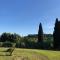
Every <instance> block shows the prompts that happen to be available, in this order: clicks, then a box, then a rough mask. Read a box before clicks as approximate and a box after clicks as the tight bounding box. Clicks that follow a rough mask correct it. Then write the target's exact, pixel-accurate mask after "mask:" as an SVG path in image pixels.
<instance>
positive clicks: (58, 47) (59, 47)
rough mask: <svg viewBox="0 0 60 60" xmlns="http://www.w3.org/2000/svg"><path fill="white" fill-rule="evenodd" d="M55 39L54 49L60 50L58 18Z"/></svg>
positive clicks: (54, 33)
mask: <svg viewBox="0 0 60 60" xmlns="http://www.w3.org/2000/svg"><path fill="white" fill-rule="evenodd" d="M53 38H54V41H53V45H54V49H60V21H58V18H56V22H55V27H54V32H53Z"/></svg>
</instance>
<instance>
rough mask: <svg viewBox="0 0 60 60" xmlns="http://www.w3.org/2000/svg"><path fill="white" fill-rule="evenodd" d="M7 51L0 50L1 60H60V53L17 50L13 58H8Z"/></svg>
mask: <svg viewBox="0 0 60 60" xmlns="http://www.w3.org/2000/svg"><path fill="white" fill-rule="evenodd" d="M7 49H8V48H0V60H60V51H49V50H37V49H21V48H20V49H18V48H15V50H14V52H13V53H12V56H7V55H9V53H7V52H4V51H6V50H7Z"/></svg>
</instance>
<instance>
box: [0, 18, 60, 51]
mask: <svg viewBox="0 0 60 60" xmlns="http://www.w3.org/2000/svg"><path fill="white" fill-rule="evenodd" d="M14 44H15V47H16V48H32V49H54V50H60V21H58V18H56V22H55V27H54V31H53V34H44V32H43V28H42V24H41V23H40V24H39V29H38V34H30V35H28V36H24V37H21V36H20V35H18V34H16V33H14V34H11V33H6V32H5V33H2V34H1V35H0V47H12V46H13V45H14Z"/></svg>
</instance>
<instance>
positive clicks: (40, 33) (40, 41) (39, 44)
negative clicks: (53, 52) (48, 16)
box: [37, 23, 43, 48]
mask: <svg viewBox="0 0 60 60" xmlns="http://www.w3.org/2000/svg"><path fill="white" fill-rule="evenodd" d="M37 48H43V29H42V24H41V23H40V24H39V30H38V42H37Z"/></svg>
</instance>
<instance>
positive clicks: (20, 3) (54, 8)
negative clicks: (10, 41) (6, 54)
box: [0, 0, 60, 36]
mask: <svg viewBox="0 0 60 60" xmlns="http://www.w3.org/2000/svg"><path fill="white" fill-rule="evenodd" d="M56 18H59V19H60V0H0V34H1V33H3V32H11V33H14V32H15V33H18V34H20V35H21V36H24V35H27V34H37V33H38V26H39V23H40V22H41V23H42V26H43V31H44V33H53V30H54V23H55V19H56Z"/></svg>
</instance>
